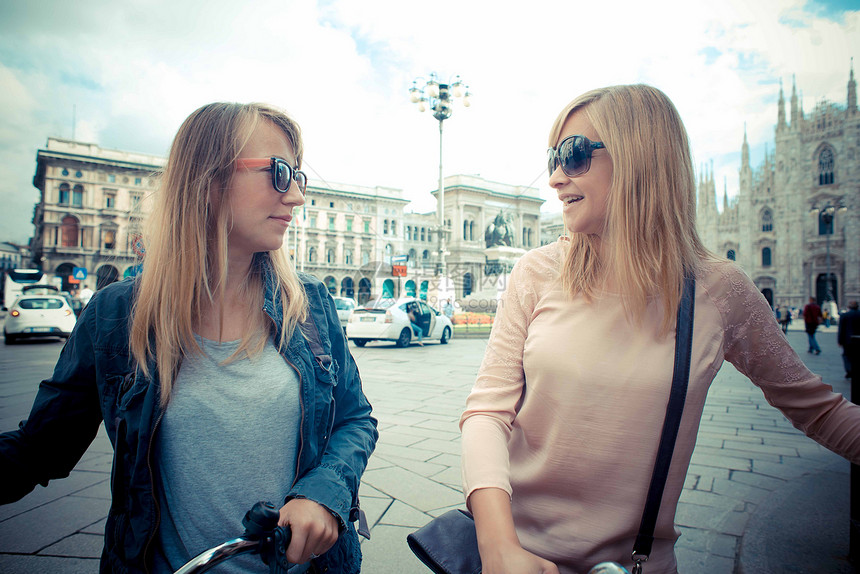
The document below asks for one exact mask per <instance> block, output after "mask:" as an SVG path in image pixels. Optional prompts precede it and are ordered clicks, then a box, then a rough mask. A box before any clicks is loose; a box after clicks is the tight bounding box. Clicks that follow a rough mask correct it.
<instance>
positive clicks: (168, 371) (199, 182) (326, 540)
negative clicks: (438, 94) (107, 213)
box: [0, 103, 378, 573]
mask: <svg viewBox="0 0 860 574" xmlns="http://www.w3.org/2000/svg"><path fill="white" fill-rule="evenodd" d="M301 163H302V139H301V133H300V130H299V126H298V125H297V124H296V122H295V121H294V120H293V119H291V118H290V117H289V116H287V115H286V114H284V113H283V112H281V111H278V110H277V109H275V108H272V107H270V106H267V105H263V104H247V105H245V104H232V103H215V104H209V105H206V106H203V107H201V108H200V109H198V110H196V111H195V112H194V113H192V114H191V115H190V116H189V117H188V118H187V119H186V120H185V122H184V123H183V124H182V126H181V127H180V129H179V132H178V134H177V135H176V138H175V139H174V141H173V145H172V147H171V150H170V154H169V157H168V159H167V164H166V166H165V168H164V171H163V173H162V174H161V176H160V181H159V187H158V190H157V192H156V193H155V197H154V210H153V212H152V214H151V215H150V216H149V219H148V221H147V225H148V230H147V233H146V235H145V238H144V242H145V246H146V256H145V258H144V260H143V270H142V272H141V274H140V275H138V276H137V277H135V278H133V279H128V280H125V281H122V282H119V283H114V284H112V285H110V286H108V287H104V288H103V289H101V290H100V291H99V292H98V293H96V294H95V295H94V296H93V297H92V300H91V301H90V302H89V305H87V307H86V308H85V309H84V311H83V313H82V315H81V317H80V319H79V321H78V323H77V327H76V328H75V330H74V332H73V333H72V335H71V337H70V338H69V340H68V342H67V343H66V345H65V347H64V348H63V351H62V354H61V355H60V359H59V361H58V362H57V365H56V367H55V369H54V373H53V375H52V376H51V377H50V378H49V379H47V380H45V381H43V382H42V383H41V385H40V387H39V392H38V394H37V396H36V400H35V403H34V405H33V407H32V411H31V413H30V417H29V419H28V420H26V421H25V422H24V423H22V424H21V426H20V428H19V429H18V430H15V431H12V432H7V433H5V434H3V435H0V467H2V469H3V485H4V486H3V489H2V491H0V502H2V503H8V502H12V501H15V500H17V499H20V498H21V497H23V496H24V495H26V494H27V493H28V492H30V491H31V490H33V488H34V487H35V486H36V485H37V484H43V485H44V484H47V483H48V481H51V480H55V479H59V478H63V477H66V476H68V475H69V472H70V471H71V470H72V468H73V467H74V466H75V464H76V463H77V462H78V460H79V459H80V458H81V456H82V455H83V454H84V452H85V451H86V449H87V447H88V446H89V444H90V442H91V441H92V440H93V438H94V437H95V436H96V432H97V430H98V427H99V425H100V424H102V422H104V426H105V429H106V430H107V433H108V436H109V438H110V441H111V443H112V444H113V446H114V451H115V456H114V462H113V469H112V474H111V495H112V502H111V509H110V513H109V515H108V517H107V524H106V527H105V547H104V552H103V553H102V562H101V571H102V572H123V573H125V572H129V573H141V572H155V573H167V572H169V573H172V572H173V571H174V570H176V569H177V568H179V567H180V566H181V565H182V564H184V563H185V562H186V561H188V560H189V559H191V558H192V557H194V556H195V555H196V554H198V553H200V552H202V551H203V550H206V549H208V548H210V547H212V546H215V545H217V544H220V543H222V542H224V541H225V540H229V539H232V538H235V537H236V536H237V535H239V534H241V532H242V531H243V528H242V517H243V515H244V513H245V512H246V511H247V510H248V509H250V508H251V506H252V505H253V504H254V503H255V502H257V501H260V500H268V501H271V502H273V503H274V504H275V505H276V507H277V508H279V509H280V510H279V515H280V518H279V522H278V524H279V525H281V526H286V525H289V527H290V529H291V531H292V538H291V541H290V543H289V546H288V547H287V549H286V557H287V559H288V560H289V561H290V562H292V563H295V564H298V565H299V566H297V567H296V568H294V569H291V570H290V572H291V573H292V572H296V573H298V572H323V571H325V572H345V573H346V572H349V573H356V572H358V571H359V569H360V561H361V551H360V546H359V541H358V537H357V534H356V530H355V527H354V526H353V521H354V520H356V518H357V516H358V514H359V509H358V494H357V493H358V487H359V480H360V477H361V474H362V472H363V470H364V468H365V465H366V463H367V459H368V456H369V455H370V453H371V452H372V450H373V448H374V445H375V442H376V439H377V436H378V435H377V431H376V421H375V420H374V419H373V417H372V416H371V407H370V404H369V403H368V401H367V399H366V398H365V396H364V394H363V392H362V390H361V382H360V379H359V374H358V370H357V369H356V366H355V362H354V360H353V358H352V356H351V355H350V353H349V351H348V349H347V343H346V340H345V339H344V335H343V331H342V330H341V328H340V323H339V321H338V316H337V311H336V309H335V305H334V301H333V300H332V298H331V296H330V295H329V294H328V292H327V290H326V288H325V286H324V285H323V284H322V283H321V282H320V281H319V280H317V279H315V278H313V277H311V276H309V275H305V274H297V273H296V272H295V270H294V268H293V267H292V265H291V264H290V262H289V258H288V256H287V255H286V253H285V251H284V249H283V244H284V243H283V241H284V234H285V233H286V230H287V229H288V226H289V224H290V222H291V220H292V214H293V210H294V209H295V208H296V207H299V206H301V205H302V204H304V202H305V197H304V195H305V188H306V185H307V179H306V177H305V175H304V173H302V172H301V171H299V168H300V167H301ZM321 335H322V336H321ZM219 570H220V571H223V572H242V573H245V572H261V571H262V572H265V571H268V568H267V567H266V566H265V565H264V564H263V563H262V561H261V560H260V558H259V556H254V555H245V556H240V557H237V558H234V559H233V560H231V561H230V562H227V563H226V564H224V565H223V566H222V567H221V566H219Z"/></svg>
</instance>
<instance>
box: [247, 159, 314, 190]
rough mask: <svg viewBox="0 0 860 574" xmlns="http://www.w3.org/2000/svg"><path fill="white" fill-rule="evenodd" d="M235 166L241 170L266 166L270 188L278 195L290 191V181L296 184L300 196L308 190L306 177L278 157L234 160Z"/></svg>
mask: <svg viewBox="0 0 860 574" xmlns="http://www.w3.org/2000/svg"><path fill="white" fill-rule="evenodd" d="M236 166H237V167H239V168H242V169H249V168H252V167H266V166H268V167H269V170H270V171H271V172H272V187H274V188H275V190H276V191H278V192H279V193H287V191H289V189H290V182H291V181H295V182H296V185H298V186H299V191H301V192H302V195H304V194H305V192H306V191H307V189H308V176H306V175H305V173H304V172H303V171H299V170H298V169H296V168H294V167H293V166H291V165H290V164H288V163H287V162H286V161H285V160H283V159H281V158H279V157H268V158H260V159H256V158H243V159H238V160H236Z"/></svg>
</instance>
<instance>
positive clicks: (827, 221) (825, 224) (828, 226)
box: [818, 210, 833, 235]
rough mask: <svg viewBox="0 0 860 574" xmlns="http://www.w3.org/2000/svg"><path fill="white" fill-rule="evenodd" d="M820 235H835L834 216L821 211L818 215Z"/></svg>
mask: <svg viewBox="0 0 860 574" xmlns="http://www.w3.org/2000/svg"><path fill="white" fill-rule="evenodd" d="M818 235H833V214H832V213H825V212H824V210H821V211H820V212H819V213H818Z"/></svg>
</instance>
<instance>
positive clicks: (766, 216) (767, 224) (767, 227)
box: [761, 209, 773, 231]
mask: <svg viewBox="0 0 860 574" xmlns="http://www.w3.org/2000/svg"><path fill="white" fill-rule="evenodd" d="M761 230H762V231H773V212H771V210H769V209H765V210H764V211H763V212H762V214H761Z"/></svg>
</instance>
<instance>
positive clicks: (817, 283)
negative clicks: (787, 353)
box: [697, 60, 860, 309]
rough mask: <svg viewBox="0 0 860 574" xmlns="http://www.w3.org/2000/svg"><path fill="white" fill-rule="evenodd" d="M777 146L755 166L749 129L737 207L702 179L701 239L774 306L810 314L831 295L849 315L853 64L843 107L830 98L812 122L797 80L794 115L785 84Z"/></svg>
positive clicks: (856, 246) (853, 233) (857, 129)
mask: <svg viewBox="0 0 860 574" xmlns="http://www.w3.org/2000/svg"><path fill="white" fill-rule="evenodd" d="M789 120H790V121H789ZM775 140H776V141H775V143H776V146H775V148H774V150H773V152H767V151H766V152H765V159H764V161H763V163H762V164H761V165H759V166H758V167H756V168H752V167H751V166H750V154H749V143H748V142H747V136H746V130H745V131H744V142H743V146H742V147H741V167H740V169H739V179H740V189H739V192H738V195H737V197H735V198H732V200H731V201H730V200H729V199H728V196H727V194H726V192H725V190H724V191H723V200H722V203H723V207H722V210H718V209H717V201H716V185H715V182H714V178H713V174H707V173H705V174H702V175H701V176H700V179H699V190H698V209H697V211H698V224H699V231H700V233H701V235H702V240H703V241H704V242H705V245H706V246H707V247H708V248H709V249H711V250H713V251H715V252H716V253H718V254H720V255H723V256H725V257H728V258H729V259H734V260H736V261H737V262H738V264H739V265H740V266H741V267H742V268H743V269H744V270H745V271H746V272H747V274H749V275H750V277H752V279H753V281H755V283H756V285H757V286H758V287H759V289H760V290H761V291H762V293H763V294H764V295H765V297H766V298H767V299H768V301H769V302H770V303H771V305H777V304H778V305H781V306H789V307H802V306H803V305H804V304H805V303H806V301H807V300H808V298H809V297H815V298H816V299H817V300H818V301H819V302H823V301H826V300H828V297H829V298H830V300H832V301H835V302H836V304H837V305H838V307H839V308H840V309H844V308H845V307H846V306H847V304H848V301H850V300H855V299H860V113H858V110H857V84H856V82H855V81H854V66H853V60H852V64H851V70H850V73H849V80H848V94H847V102H846V106H845V107H842V106H840V105H838V104H835V103H833V102H829V101H826V100H823V101H821V102H819V103H818V104H816V106H815V108H814V109H813V110H812V112H811V113H810V114H808V115H807V114H805V113H804V111H803V104H802V102H798V97H797V87H796V85H795V83H794V81H793V80H792V86H791V101H790V103H789V112H788V116H787V115H786V102H785V97H784V95H783V90H782V85H780V89H779V103H778V111H777V124H776V129H775ZM768 147H770V146H768ZM828 207H829V208H830V209H828ZM828 272H829V277H830V285H829V289H828V284H827V277H828ZM828 292H829V293H828Z"/></svg>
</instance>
